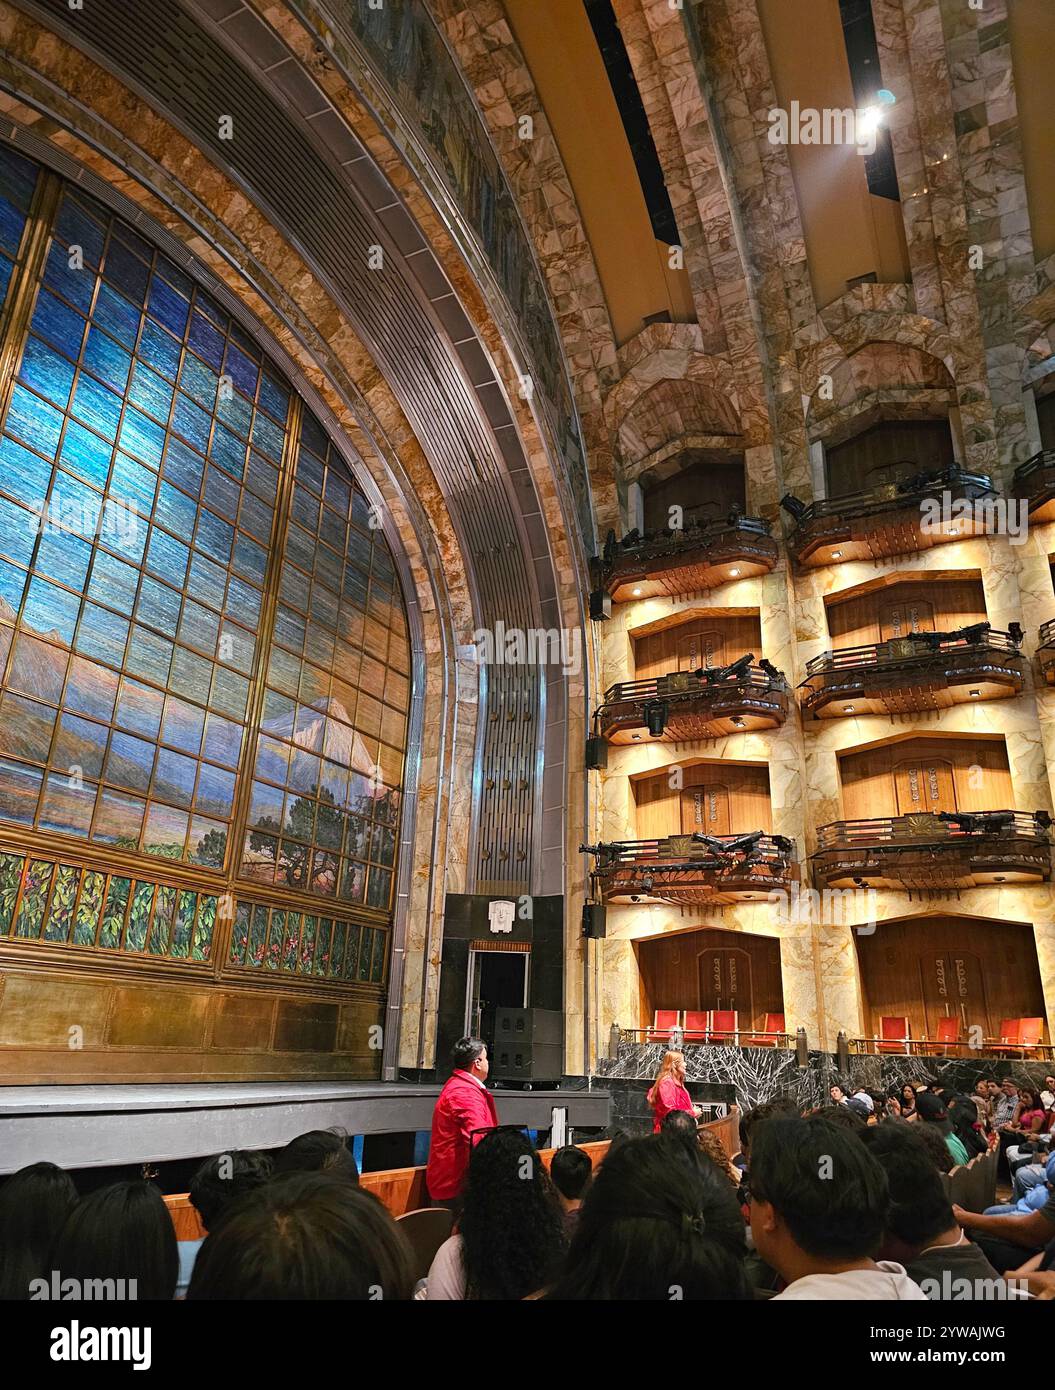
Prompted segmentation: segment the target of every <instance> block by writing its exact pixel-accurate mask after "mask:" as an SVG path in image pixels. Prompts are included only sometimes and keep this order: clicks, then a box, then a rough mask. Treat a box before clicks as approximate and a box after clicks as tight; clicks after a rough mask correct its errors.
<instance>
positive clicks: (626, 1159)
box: [548, 1134, 751, 1302]
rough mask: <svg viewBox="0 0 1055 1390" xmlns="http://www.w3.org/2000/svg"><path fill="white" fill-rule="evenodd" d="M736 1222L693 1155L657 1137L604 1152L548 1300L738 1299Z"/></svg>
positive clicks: (740, 1273) (721, 1184)
mask: <svg viewBox="0 0 1055 1390" xmlns="http://www.w3.org/2000/svg"><path fill="white" fill-rule="evenodd" d="M746 1253H747V1244H746V1240H745V1236H744V1221H743V1217H742V1216H741V1214H740V1208H739V1205H738V1204H737V1201H736V1197H735V1195H734V1194H733V1192H732V1190H731V1188H730V1186H729V1184H728V1182H726V1181H725V1180H724V1179H723V1178H722V1176H721V1174H720V1173H719V1172H718V1170H717V1169H716V1168H715V1166H714V1164H713V1163H711V1162H710V1161H709V1160H708V1159H707V1158H705V1157H704V1156H703V1155H702V1154H701V1153H700V1152H699V1150H697V1151H696V1152H693V1151H692V1150H691V1149H690V1148H689V1147H688V1145H686V1144H685V1143H683V1142H682V1141H681V1140H680V1139H677V1138H673V1137H668V1136H667V1135H664V1134H658V1135H650V1136H649V1137H648V1138H647V1139H632V1140H630V1142H629V1143H626V1144H624V1145H622V1147H621V1148H620V1149H618V1151H617V1152H616V1153H614V1154H612V1153H609V1154H608V1156H607V1157H606V1158H605V1161H604V1163H603V1164H601V1166H600V1168H599V1169H598V1170H597V1175H596V1177H595V1178H594V1180H593V1182H592V1183H591V1184H590V1190H589V1191H588V1192H587V1194H586V1200H585V1201H584V1202H583V1204H582V1207H581V1208H580V1211H579V1224H578V1226H577V1228H576V1231H575V1235H574V1236H573V1237H572V1242H571V1247H570V1249H569V1251H568V1256H567V1259H566V1260H565V1263H564V1268H563V1270H562V1271H561V1274H560V1277H559V1278H558V1280H557V1282H556V1283H555V1284H554V1286H553V1287H552V1289H551V1290H550V1291H549V1294H548V1297H549V1298H552V1299H559V1300H570V1301H579V1302H582V1301H602V1300H606V1299H622V1300H637V1301H643V1300H663V1301H667V1300H669V1299H670V1298H671V1297H672V1296H673V1290H675V1289H677V1291H678V1297H679V1298H680V1299H689V1300H692V1299H695V1300H701V1299H747V1298H750V1297H751V1291H750V1286H749V1284H748V1281H747V1276H746V1274H745V1272H744V1259H745V1256H746Z"/></svg>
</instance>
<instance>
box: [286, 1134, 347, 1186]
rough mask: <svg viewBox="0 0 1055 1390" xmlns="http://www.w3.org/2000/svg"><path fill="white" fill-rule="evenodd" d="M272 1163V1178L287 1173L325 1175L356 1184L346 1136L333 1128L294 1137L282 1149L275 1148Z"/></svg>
mask: <svg viewBox="0 0 1055 1390" xmlns="http://www.w3.org/2000/svg"><path fill="white" fill-rule="evenodd" d="M272 1163H273V1165H274V1173H275V1177H276V1178H281V1177H285V1176H286V1175H287V1174H288V1173H329V1174H330V1176H331V1177H334V1178H344V1179H345V1180H346V1181H347V1182H353V1183H358V1181H359V1169H358V1168H357V1167H356V1166H355V1159H354V1158H353V1157H352V1152H351V1150H350V1149H349V1147H348V1142H347V1135H345V1134H344V1133H343V1131H341V1130H337V1129H309V1130H308V1131H307V1132H306V1133H305V1134H298V1135H297V1137H296V1139H291V1140H290V1141H289V1143H288V1144H287V1145H286V1147H285V1148H284V1149H279V1151H278V1153H277V1154H275V1155H274V1158H273V1159H272Z"/></svg>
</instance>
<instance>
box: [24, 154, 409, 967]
mask: <svg viewBox="0 0 1055 1390" xmlns="http://www.w3.org/2000/svg"><path fill="white" fill-rule="evenodd" d="M0 305H2V310H0V314H2V316H0V335H2V336H0V353H2V355H0V363H2V364H3V366H4V374H3V377H2V379H0V936H7V937H8V938H9V939H12V940H18V939H25V940H33V941H38V942H52V943H65V944H67V945H74V946H83V947H91V948H93V949H100V948H105V949H110V950H118V951H130V952H146V953H148V954H153V955H161V956H167V957H170V958H172V959H174V960H179V959H183V960H201V961H204V960H208V959H210V958H211V956H212V954H213V948H214V945H215V942H214V935H215V932H216V930H217V926H218V923H220V922H222V921H224V920H225V918H226V919H230V921H231V922H232V928H231V947H230V951H229V953H228V956H227V963H228V964H229V965H230V966H234V967H237V968H240V969H269V968H270V969H284V970H289V971H293V972H295V973H300V974H308V975H319V974H322V975H326V976H330V977H337V978H343V979H356V980H367V981H372V982H379V981H380V980H382V978H383V973H384V955H385V938H386V928H387V925H388V921H389V918H390V912H391V906H392V900H393V891H394V890H393V879H394V869H395V849H396V836H397V831H398V822H399V813H400V793H401V783H402V773H403V759H404V755H405V747H406V733H407V710H408V706H409V680H410V677H409V645H408V638H407V627H406V617H405V612H404V609H403V605H402V600H401V597H400V594H399V589H398V583H397V580H396V577H395V572H394V568H393V565H392V559H391V555H390V553H389V551H388V548H387V545H386V543H385V540H384V538H383V535H382V533H381V531H380V529H378V527H377V525H376V524H372V523H374V522H375V521H376V518H373V517H372V516H371V515H370V511H369V508H368V506H367V503H366V501H365V499H364V497H363V496H362V494H361V493H360V492H359V491H358V490H357V489H356V487H355V486H354V483H353V481H352V477H351V475H350V473H349V470H348V468H347V466H346V464H345V463H344V461H343V459H342V458H341V457H340V455H339V454H338V452H337V451H336V450H335V449H334V448H333V446H332V444H331V443H330V441H329V440H328V439H327V437H326V435H325V433H324V432H323V430H322V428H321V427H320V425H319V424H318V422H317V421H316V420H315V419H314V417H313V416H312V415H311V414H310V412H309V411H308V410H307V408H306V407H305V406H304V405H303V403H302V402H301V401H300V400H299V399H298V398H297V397H296V396H295V395H294V393H293V392H292V391H291V389H290V387H289V385H288V383H287V382H285V381H284V379H283V377H282V375H281V373H280V372H279V371H278V370H277V369H276V368H275V367H274V366H273V365H272V364H271V363H270V362H269V361H268V360H267V359H266V357H265V356H264V355H263V354H262V352H261V349H260V347H259V346H258V344H257V343H256V342H255V341H254V339H253V338H251V337H250V336H249V335H248V334H247V333H246V332H245V331H244V330H243V329H242V328H241V327H240V325H239V324H238V323H237V322H236V321H235V320H233V319H232V318H231V316H230V315H229V314H228V313H227V312H226V311H225V310H224V309H223V307H222V306H221V305H220V304H219V303H218V302H217V301H216V300H215V299H214V298H212V297H211V296H210V295H209V294H207V293H206V292H205V291H204V290H203V289H202V288H201V286H200V285H198V284H197V283H196V282H195V281H194V280H192V279H190V278H189V277H188V276H187V275H186V274H185V273H184V271H182V270H181V269H180V268H179V267H177V266H176V265H175V264H173V263H172V262H171V261H170V260H169V259H168V258H167V257H166V256H164V255H163V254H162V253H161V252H160V251H159V250H158V249H157V248H156V247H155V246H153V245H152V244H151V243H150V242H148V241H146V240H144V239H143V237H142V236H141V235H140V234H139V233H138V232H137V231H135V230H134V229H133V228H132V227H130V226H128V225H127V224H126V223H124V222H123V221H122V220H121V219H120V218H118V217H116V216H115V215H114V214H112V213H111V212H110V211H109V210H108V209H106V208H105V207H103V206H102V205H101V204H99V203H97V202H95V201H94V200H92V199H91V198H90V197H88V196H87V195H86V194H85V193H84V192H83V191H82V190H80V189H78V188H74V187H73V186H71V185H69V184H66V183H64V182H63V181H62V180H60V179H58V178H57V177H56V176H54V175H51V174H47V173H45V172H44V171H43V170H41V169H40V168H39V167H38V166H37V165H35V164H32V163H31V162H30V161H28V160H26V159H24V158H22V157H21V156H20V155H17V154H15V153H13V152H12V151H10V150H8V149H6V147H0ZM71 843H76V844H77V845H79V846H80V853H79V854H74V853H72V852H71V853H70V854H69V855H65V854H63V853H62V850H61V846H62V845H63V844H67V845H69V844H71ZM49 848H51V849H53V850H54V852H52V853H49V852H48V851H49ZM67 858H68V859H69V860H70V862H66V859H67ZM151 861H153V863H154V869H153V870H152V871H151V869H150V868H149V864H150V862H151ZM136 864H138V865H139V869H138V871H136V870H135V865H136ZM166 864H167V865H169V866H170V868H169V870H168V871H166V868H165V866H166ZM176 865H178V866H180V869H181V876H180V879H179V880H172V881H171V882H169V881H166V872H168V874H169V875H170V876H171V872H172V866H176ZM199 880H200V881H199ZM261 894H262V895H263V896H262V897H261ZM301 899H303V900H304V901H303V902H300V906H299V910H298V900H301ZM312 899H328V900H330V901H329V907H328V910H329V913H330V915H329V916H328V917H320V916H319V915H318V913H317V911H312V910H310V909H311V900H312ZM323 906H324V907H325V906H326V904H323ZM225 908H226V912H225ZM305 909H307V910H305ZM349 912H351V913H352V917H354V918H355V919H356V920H354V921H353V920H352V918H351V917H349V915H348V914H349ZM341 914H343V915H341ZM261 932H262V937H261ZM243 937H244V941H243V939H242V938H243ZM251 938H252V945H251V940H250V939H251ZM353 938H354V949H353V948H352V947H351V945H350V943H351V941H352V940H353ZM375 938H376V942H375ZM364 960H365V973H364Z"/></svg>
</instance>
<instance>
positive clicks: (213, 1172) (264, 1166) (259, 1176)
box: [190, 1149, 271, 1231]
mask: <svg viewBox="0 0 1055 1390" xmlns="http://www.w3.org/2000/svg"><path fill="white" fill-rule="evenodd" d="M270 1177H271V1159H270V1158H268V1156H267V1154H262V1153H254V1152H253V1151H252V1150H251V1149H232V1150H231V1152H230V1153H223V1154H217V1156H216V1157H215V1158H207V1159H206V1160H205V1162H204V1163H203V1164H202V1166H201V1167H200V1168H199V1169H198V1171H197V1172H196V1173H195V1174H194V1177H193V1179H192V1180H191V1185H190V1200H191V1206H193V1207H194V1209H195V1211H196V1212H197V1213H198V1215H199V1216H200V1217H201V1224H202V1225H203V1226H204V1227H205V1229H206V1230H207V1231H211V1230H212V1229H213V1228H214V1227H215V1225H216V1223H217V1221H219V1219H220V1216H221V1215H222V1213H223V1212H224V1211H225V1210H226V1208H227V1207H229V1206H230V1205H231V1203H232V1202H234V1201H237V1199H238V1198H239V1197H242V1196H244V1195H245V1193H247V1192H254V1191H255V1190H256V1189H257V1188H258V1187H263V1185H264V1183H266V1182H267V1181H268V1180H269V1179H270Z"/></svg>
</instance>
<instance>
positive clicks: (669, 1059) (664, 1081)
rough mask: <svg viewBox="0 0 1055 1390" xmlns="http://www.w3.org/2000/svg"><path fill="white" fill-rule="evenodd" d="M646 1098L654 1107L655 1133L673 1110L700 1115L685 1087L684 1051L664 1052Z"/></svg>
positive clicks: (653, 1128)
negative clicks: (657, 1072) (657, 1073)
mask: <svg viewBox="0 0 1055 1390" xmlns="http://www.w3.org/2000/svg"><path fill="white" fill-rule="evenodd" d="M645 1099H646V1100H647V1101H648V1103H649V1105H650V1106H651V1107H652V1133H653V1134H658V1133H659V1131H660V1130H661V1129H662V1128H663V1121H664V1119H665V1118H666V1116H667V1115H669V1114H670V1112H671V1111H672V1110H687V1111H688V1112H689V1114H690V1115H699V1113H700V1112H699V1109H698V1107H697V1106H695V1105H693V1103H692V1097H691V1096H690V1095H689V1093H688V1091H687V1090H686V1089H685V1055H684V1053H682V1052H664V1054H663V1062H662V1064H661V1066H660V1068H659V1075H658V1076H657V1077H656V1079H655V1081H654V1082H653V1084H652V1089H651V1090H650V1091H649V1093H648V1095H647V1096H646V1097H645Z"/></svg>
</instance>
